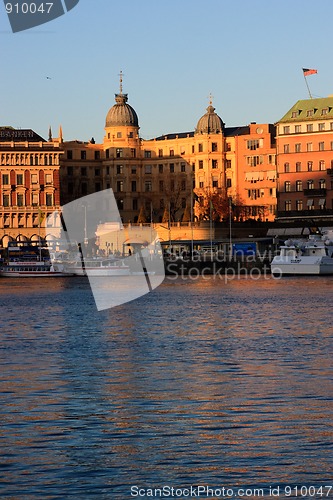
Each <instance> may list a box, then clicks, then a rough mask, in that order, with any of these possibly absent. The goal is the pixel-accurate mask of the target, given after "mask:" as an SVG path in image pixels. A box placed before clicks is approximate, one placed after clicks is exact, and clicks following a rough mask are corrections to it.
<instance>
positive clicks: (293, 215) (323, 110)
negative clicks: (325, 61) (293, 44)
mask: <svg viewBox="0 0 333 500" xmlns="http://www.w3.org/2000/svg"><path fill="white" fill-rule="evenodd" d="M277 158H278V163H277V170H278V218H279V220H284V221H290V220H297V219H305V220H316V221H321V222H323V221H325V220H327V221H328V220H333V96H330V97H326V98H320V99H306V100H301V101H298V102H297V103H296V104H295V105H294V106H293V107H292V108H291V109H290V110H289V111H288V112H287V113H286V114H285V115H284V116H283V118H281V120H280V121H279V122H278V123H277Z"/></svg>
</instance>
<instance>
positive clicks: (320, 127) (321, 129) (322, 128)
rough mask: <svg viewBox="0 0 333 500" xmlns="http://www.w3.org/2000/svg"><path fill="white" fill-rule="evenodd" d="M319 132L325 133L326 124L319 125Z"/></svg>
mask: <svg viewBox="0 0 333 500" xmlns="http://www.w3.org/2000/svg"><path fill="white" fill-rule="evenodd" d="M318 130H319V132H323V131H324V130H325V123H319V124H318Z"/></svg>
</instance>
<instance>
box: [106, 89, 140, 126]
mask: <svg viewBox="0 0 333 500" xmlns="http://www.w3.org/2000/svg"><path fill="white" fill-rule="evenodd" d="M115 98H116V104H114V105H113V106H112V108H111V109H110V110H109V112H108V114H107V115H106V120H105V126H106V127H117V126H132V127H139V120H138V115H137V114H136V112H135V110H134V109H133V108H132V106H130V105H129V104H127V94H122V93H121V94H115Z"/></svg>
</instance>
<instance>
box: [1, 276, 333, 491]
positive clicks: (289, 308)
mask: <svg viewBox="0 0 333 500" xmlns="http://www.w3.org/2000/svg"><path fill="white" fill-rule="evenodd" d="M207 278H208V277H207ZM332 288H333V277H313V278H309V277H296V278H291V277H288V278H284V279H283V280H276V279H273V278H268V277H265V278H264V277H261V278H259V279H258V280H252V279H249V278H246V277H245V276H244V277H241V278H239V279H234V280H230V281H228V282H226V283H225V282H224V279H218V278H217V279H213V278H212V277H211V279H192V280H191V279H183V280H181V279H178V280H173V279H169V280H166V282H165V283H164V284H163V285H161V286H160V287H159V288H157V289H156V290H155V291H154V292H152V293H151V294H148V295H146V296H144V297H142V298H140V299H138V300H136V301H134V302H132V303H130V304H126V305H123V306H119V307H117V308H114V309H110V310H107V311H104V312H97V310H96V307H95V304H94V301H93V297H92V294H91V292H90V289H89V286H88V283H87V281H86V279H85V278H64V279H59V280H56V279H54V280H43V279H41V280H38V279H34V280H20V281H19V280H15V279H6V278H2V279H1V282H0V303H1V317H0V324H1V333H0V338H1V343H0V347H1V350H0V366H1V371H0V403H1V410H0V411H1V430H0V449H1V454H0V459H1V462H0V497H2V498H6V499H13V500H16V499H19V500H21V499H24V500H30V499H43V500H47V499H67V498H75V499H80V500H81V499H93V498H98V499H112V500H114V499H115V500H118V499H119V500H123V499H130V498H135V497H136V498H151V497H152V495H151V494H150V491H148V488H162V487H163V486H168V487H170V488H171V487H174V488H178V490H177V491H176V490H174V491H175V493H174V495H173V498H175V497H176V496H175V495H176V493H179V494H178V495H177V498H188V497H189V495H187V496H180V493H181V491H180V489H181V488H183V489H184V488H189V487H190V486H191V485H192V486H195V485H208V486H210V487H211V488H215V495H214V494H213V495H212V494H211V495H210V496H208V498H222V496H221V495H220V494H219V493H221V491H222V490H217V488H222V486H225V487H229V488H233V493H234V497H233V498H241V496H239V495H238V493H237V491H238V490H237V488H240V487H244V488H249V492H248V495H247V496H246V498H256V497H258V495H255V494H253V495H250V489H254V488H259V487H261V488H263V489H264V496H265V498H270V497H271V498H273V497H272V495H269V488H270V487H272V486H273V485H274V486H275V485H279V486H280V488H281V490H280V493H279V494H280V497H282V498H285V497H286V496H287V495H285V493H289V490H287V491H285V490H284V488H286V486H288V485H290V486H291V487H294V486H296V485H298V486H299V487H300V486H304V487H305V488H309V487H310V486H311V485H312V486H315V487H316V488H317V490H310V489H303V490H302V495H301V490H297V491H296V490H293V491H292V492H291V494H290V495H289V496H290V497H296V496H297V497H299V496H301V497H302V498H332V497H333V488H332V490H331V491H329V490H328V489H326V490H325V489H324V490H322V493H323V494H322V495H320V491H319V490H318V488H319V487H320V486H324V485H325V486H326V485H331V484H332V462H333V460H332V456H333V453H332V452H333V446H332V441H333V440H332V437H333V428H332V410H333V405H332V389H333V384H332V381H333V370H332V352H333V332H332V314H331V302H332ZM131 487H132V490H131ZM135 488H137V489H135ZM138 488H141V490H139V489H138ZM168 491H169V492H170V493H171V490H164V493H165V494H166V493H168ZM139 492H140V495H139ZM194 492H195V491H194ZM157 493H158V492H157ZM186 493H187V492H186V491H185V492H184V495H186ZM213 493H214V492H213ZM296 493H297V495H296ZM160 497H161V496H160ZM164 497H167V496H166V495H165V496H164ZM225 497H226V496H225ZM155 498H158V495H156V496H155ZM168 498H172V496H171V494H170V496H169V497H168ZM200 498H207V496H206V495H202V496H201V497H200Z"/></svg>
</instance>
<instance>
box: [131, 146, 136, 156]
mask: <svg viewBox="0 0 333 500" xmlns="http://www.w3.org/2000/svg"><path fill="white" fill-rule="evenodd" d="M131 158H136V149H135V148H131Z"/></svg>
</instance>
